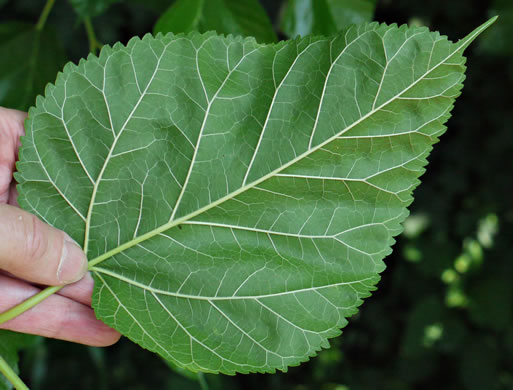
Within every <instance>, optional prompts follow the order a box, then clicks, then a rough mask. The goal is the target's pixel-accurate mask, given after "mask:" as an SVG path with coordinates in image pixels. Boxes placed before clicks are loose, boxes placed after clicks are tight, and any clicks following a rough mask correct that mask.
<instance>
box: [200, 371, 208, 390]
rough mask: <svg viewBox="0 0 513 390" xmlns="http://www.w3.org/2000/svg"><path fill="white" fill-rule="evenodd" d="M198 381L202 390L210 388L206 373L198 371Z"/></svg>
mask: <svg viewBox="0 0 513 390" xmlns="http://www.w3.org/2000/svg"><path fill="white" fill-rule="evenodd" d="M198 382H199V385H200V387H201V390H209V389H208V383H207V380H206V379H205V374H203V373H202V372H198Z"/></svg>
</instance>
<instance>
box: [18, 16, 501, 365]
mask: <svg viewBox="0 0 513 390" xmlns="http://www.w3.org/2000/svg"><path fill="white" fill-rule="evenodd" d="M492 22H493V20H491V21H489V22H488V23H486V24H484V25H483V26H481V27H480V28H479V29H477V30H475V31H474V32H473V33H471V34H470V35H469V36H468V37H467V38H465V39H464V40H462V41H460V42H458V43H456V44H454V43H451V42H450V41H448V40H447V39H446V38H445V37H443V36H440V35H439V34H438V33H431V32H429V31H428V30H427V29H426V28H408V27H407V26H402V27H400V28H398V27H397V26H395V25H394V26H386V25H378V24H376V23H373V24H365V25H361V26H359V27H351V28H349V29H348V30H347V31H344V32H342V33H341V34H340V35H337V36H335V37H332V38H322V37H307V38H304V39H299V40H295V41H288V42H281V43H279V44H276V45H259V44H257V43H256V42H255V40H254V39H251V38H249V39H243V38H240V37H239V38H234V37H222V36H217V35H215V34H213V33H208V34H204V35H200V34H197V33H192V34H189V35H187V36H184V35H177V36H175V35H171V34H168V35H166V36H161V35H160V36H157V37H156V38H153V37H151V36H149V35H147V36H145V37H144V38H143V39H142V40H140V39H138V38H134V39H132V40H131V41H130V42H129V43H128V45H127V46H126V47H125V46H122V45H121V44H116V45H115V46H114V47H113V48H110V47H105V48H104V49H103V50H102V51H101V54H100V57H99V58H96V57H94V56H89V57H88V60H87V61H81V62H80V64H79V65H78V66H75V65H73V64H68V65H67V66H66V67H65V68H64V71H63V73H62V74H60V75H59V77H58V79H57V81H56V85H55V86H49V87H48V88H47V90H46V97H45V98H42V97H40V98H38V100H37V104H36V107H35V108H32V109H31V110H30V112H29V120H28V123H27V136H25V137H24V138H23V146H22V149H21V152H20V153H21V154H20V160H21V161H20V162H19V163H18V165H17V168H18V172H19V173H18V174H17V176H16V178H17V180H18V182H19V183H21V184H20V186H19V191H20V198H19V202H20V204H21V205H22V207H24V208H25V209H27V210H29V211H31V212H33V213H36V214H37V215H39V216H40V217H41V218H42V219H43V220H44V221H46V222H48V223H50V224H52V225H55V226H57V227H59V228H60V229H63V230H65V231H67V232H68V233H69V234H70V235H71V236H72V237H73V238H74V239H75V240H77V242H79V243H81V244H83V246H84V250H85V251H86V253H87V254H88V256H89V258H90V259H91V261H90V269H91V271H92V272H93V275H94V278H95V290H94V296H93V306H94V308H95V311H96V314H97V316H98V317H99V318H100V319H102V320H103V321H105V322H106V323H107V324H108V325H110V326H113V327H114V328H116V329H117V330H119V331H120V332H122V333H123V334H124V335H126V336H127V337H129V338H130V339H132V340H133V341H135V342H137V343H138V344H140V345H141V346H143V347H144V348H147V349H149V350H151V351H154V352H157V353H159V354H160V355H162V356H163V357H164V358H166V359H168V360H171V361H173V362H174V363H175V364H176V365H178V366H181V367H185V368H188V369H191V370H194V371H198V370H201V371H206V372H222V373H226V374H233V373H235V372H274V371H275V370H276V369H279V370H283V371H285V370H287V367H288V366H291V365H297V364H299V363H300V362H303V361H306V360H307V359H308V358H309V357H310V356H313V355H315V354H316V352H317V351H319V350H320V349H321V348H326V347H328V346H329V344H328V339H329V338H331V337H334V336H337V335H339V334H340V333H341V332H340V328H342V327H343V326H345V325H346V323H347V320H346V317H349V316H351V315H353V314H355V313H356V312H357V307H358V306H359V305H360V304H361V303H362V299H363V298H365V297H367V296H369V295H370V292H371V291H372V290H374V288H375V287H374V286H375V284H376V283H377V282H378V280H379V273H380V272H381V271H383V269H384V268H385V265H384V263H383V261H382V259H383V258H384V257H385V256H386V255H387V254H389V253H390V252H391V248H390V246H391V245H392V244H393V242H394V240H393V236H395V235H397V234H399V233H400V231H401V229H402V227H401V222H402V221H403V220H404V218H405V217H406V215H407V214H408V212H407V209H406V206H407V205H409V204H410V202H411V201H412V197H411V193H412V191H413V188H414V187H415V186H417V185H418V183H419V181H418V177H419V176H420V175H421V173H422V172H423V171H424V169H423V167H424V165H425V164H426V157H427V155H428V154H429V151H430V150H431V147H432V145H433V143H435V142H436V141H437V140H438V136H439V135H440V134H442V133H443V132H444V130H445V127H444V126H443V123H444V122H445V121H446V120H447V119H448V118H449V112H450V110H451V108H452V106H453V103H454V100H455V98H456V96H458V95H459V93H460V89H461V87H462V84H461V83H462V81H463V78H464V73H463V72H464V69H465V68H464V65H463V64H464V62H465V59H464V57H463V56H462V51H463V49H464V48H466V47H467V46H468V45H469V44H470V43H471V42H472V40H473V39H475V37H476V36H477V35H479V34H480V33H481V31H483V30H484V29H486V28H487V27H488V25H489V24H491V23H492Z"/></svg>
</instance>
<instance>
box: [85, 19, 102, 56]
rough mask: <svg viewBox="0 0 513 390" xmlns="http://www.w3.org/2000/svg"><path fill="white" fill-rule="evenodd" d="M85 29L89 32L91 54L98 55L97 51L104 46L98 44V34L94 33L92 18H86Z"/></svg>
mask: <svg viewBox="0 0 513 390" xmlns="http://www.w3.org/2000/svg"><path fill="white" fill-rule="evenodd" d="M84 27H85V29H86V32H87V39H88V40H89V52H91V53H93V54H96V50H97V49H101V48H102V44H101V43H100V42H98V40H97V39H96V34H95V33H94V28H93V24H92V23H91V18H89V17H87V18H84Z"/></svg>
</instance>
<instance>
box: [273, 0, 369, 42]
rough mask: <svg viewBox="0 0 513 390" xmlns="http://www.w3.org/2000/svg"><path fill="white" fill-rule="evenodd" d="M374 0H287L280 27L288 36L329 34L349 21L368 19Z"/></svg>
mask: <svg viewBox="0 0 513 390" xmlns="http://www.w3.org/2000/svg"><path fill="white" fill-rule="evenodd" d="M375 7H376V0H289V1H288V3H286V5H285V8H284V10H283V14H282V19H281V30H282V31H283V33H284V34H285V35H287V36H289V37H291V38H294V37H296V36H298V35H301V36H305V35H308V34H317V35H332V34H334V33H336V32H337V31H340V30H342V29H344V28H346V27H348V26H349V25H351V24H359V23H364V22H370V21H371V20H372V18H373V16H374V8H375Z"/></svg>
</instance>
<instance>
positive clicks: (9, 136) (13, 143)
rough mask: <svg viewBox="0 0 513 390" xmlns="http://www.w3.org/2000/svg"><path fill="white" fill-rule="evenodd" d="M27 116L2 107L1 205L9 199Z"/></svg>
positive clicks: (0, 111)
mask: <svg viewBox="0 0 513 390" xmlns="http://www.w3.org/2000/svg"><path fill="white" fill-rule="evenodd" d="M26 116H27V114H26V113H24V112H21V111H17V110H10V109H7V108H3V107H0V203H6V202H7V200H8V198H9V187H10V183H11V181H12V173H13V172H14V169H15V162H16V160H17V158H18V149H19V146H20V136H22V135H23V134H24V127H23V121H24V120H25V118H26Z"/></svg>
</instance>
